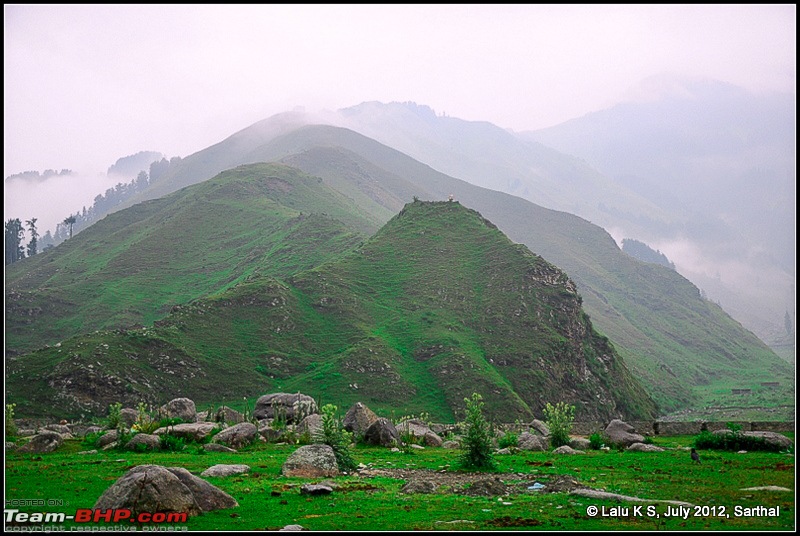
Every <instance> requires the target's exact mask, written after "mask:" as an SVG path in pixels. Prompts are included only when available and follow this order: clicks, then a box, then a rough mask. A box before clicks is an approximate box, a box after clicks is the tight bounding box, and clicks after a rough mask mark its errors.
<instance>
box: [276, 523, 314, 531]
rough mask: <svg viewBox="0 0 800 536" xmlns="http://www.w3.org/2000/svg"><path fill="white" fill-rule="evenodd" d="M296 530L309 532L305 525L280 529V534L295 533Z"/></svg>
mask: <svg viewBox="0 0 800 536" xmlns="http://www.w3.org/2000/svg"><path fill="white" fill-rule="evenodd" d="M295 530H308V529H307V528H305V527H304V526H303V525H286V526H285V527H283V528H282V529H280V530H279V531H278V532H281V531H295Z"/></svg>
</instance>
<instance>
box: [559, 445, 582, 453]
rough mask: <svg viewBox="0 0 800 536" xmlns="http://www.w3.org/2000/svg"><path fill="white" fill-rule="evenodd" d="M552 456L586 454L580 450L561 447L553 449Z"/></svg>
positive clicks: (566, 446) (567, 446)
mask: <svg viewBox="0 0 800 536" xmlns="http://www.w3.org/2000/svg"><path fill="white" fill-rule="evenodd" d="M553 454H586V453H585V452H583V451H582V450H575V449H574V448H572V447H570V446H569V445H561V446H560V447H558V448H557V449H553Z"/></svg>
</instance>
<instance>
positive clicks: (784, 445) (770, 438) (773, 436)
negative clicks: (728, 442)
mask: <svg viewBox="0 0 800 536" xmlns="http://www.w3.org/2000/svg"><path fill="white" fill-rule="evenodd" d="M714 433H715V434H717V435H724V434H733V433H734V432H733V431H731V430H717V431H716V432H714ZM738 433H739V434H741V435H743V436H745V437H757V438H760V439H763V440H764V441H766V442H767V443H768V444H770V445H775V446H776V447H778V448H780V449H788V448H790V447H791V446H792V445H794V442H793V441H792V440H791V439H789V438H788V437H786V436H785V435H783V434H780V433H778V432H742V431H739V432H738Z"/></svg>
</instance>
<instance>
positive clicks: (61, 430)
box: [44, 424, 72, 436]
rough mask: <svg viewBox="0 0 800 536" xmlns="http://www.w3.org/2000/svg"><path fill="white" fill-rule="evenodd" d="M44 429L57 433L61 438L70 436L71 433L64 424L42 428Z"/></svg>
mask: <svg viewBox="0 0 800 536" xmlns="http://www.w3.org/2000/svg"><path fill="white" fill-rule="evenodd" d="M44 429H45V430H50V431H51V432H58V433H59V434H61V435H62V436H63V435H66V434H70V435H72V431H71V430H70V429H69V426H67V425H65V424H48V425H47V426H45V427H44Z"/></svg>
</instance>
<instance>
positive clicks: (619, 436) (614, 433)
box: [605, 419, 644, 447]
mask: <svg viewBox="0 0 800 536" xmlns="http://www.w3.org/2000/svg"><path fill="white" fill-rule="evenodd" d="M605 435H606V437H607V438H608V439H607V440H608V442H609V443H611V444H612V445H623V446H625V447H629V446H631V445H632V444H634V443H644V436H642V435H639V434H637V433H636V430H635V429H634V427H633V426H631V425H630V424H628V423H626V422H623V421H621V420H619V419H614V420H613V421H611V422H610V423H608V426H606V429H605Z"/></svg>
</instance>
